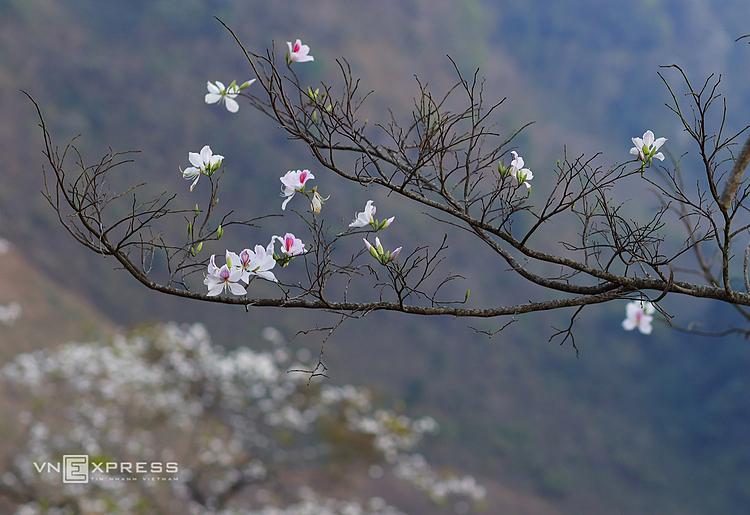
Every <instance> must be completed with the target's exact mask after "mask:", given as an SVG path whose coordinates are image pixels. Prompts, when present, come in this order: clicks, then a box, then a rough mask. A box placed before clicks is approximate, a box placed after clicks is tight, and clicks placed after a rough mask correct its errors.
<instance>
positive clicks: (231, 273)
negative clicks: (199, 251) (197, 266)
mask: <svg viewBox="0 0 750 515" xmlns="http://www.w3.org/2000/svg"><path fill="white" fill-rule="evenodd" d="M277 241H278V242H279V243H280V249H279V254H277V253H276V242H277ZM305 252H306V249H305V244H304V243H302V240H300V239H299V238H297V237H296V236H294V234H292V233H290V232H288V233H286V234H285V235H284V236H273V237H272V238H271V242H270V243H269V244H268V245H266V246H265V247H264V246H263V245H256V246H255V250H250V249H244V250H243V251H242V252H240V253H239V254H236V253H234V252H231V251H229V250H227V251H226V254H225V261H226V263H225V264H224V265H222V266H221V267H218V266H216V255H211V259H210V260H209V263H208V272H207V274H206V278H205V279H204V281H203V284H205V285H206V286H207V287H208V295H209V296H210V297H214V296H216V295H220V294H221V293H224V292H226V291H227V290H228V291H229V292H231V293H232V294H233V295H246V294H247V290H245V287H244V286H242V285H241V284H240V283H241V282H244V283H245V284H250V280H251V279H252V277H253V276H257V277H260V278H261V279H265V280H266V281H272V282H278V279H276V276H275V275H274V274H273V272H271V270H273V269H274V267H275V266H276V264H277V263H278V264H280V265H281V266H286V265H287V264H289V262H290V261H291V260H292V259H293V258H294V257H295V256H300V255H302V254H304V253H305Z"/></svg>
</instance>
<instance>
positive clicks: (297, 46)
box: [293, 43, 302, 53]
mask: <svg viewBox="0 0 750 515" xmlns="http://www.w3.org/2000/svg"><path fill="white" fill-rule="evenodd" d="M300 48H302V46H301V45H300V44H299V43H294V49H293V51H294V52H295V53H296V52H299V51H300Z"/></svg>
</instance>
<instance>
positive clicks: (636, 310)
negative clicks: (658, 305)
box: [622, 301, 656, 334]
mask: <svg viewBox="0 0 750 515" xmlns="http://www.w3.org/2000/svg"><path fill="white" fill-rule="evenodd" d="M655 312H656V309H655V308H654V305H653V304H651V303H650V302H641V301H638V302H628V305H627V306H626V308H625V314H626V317H625V320H623V321H622V328H623V329H625V330H626V331H632V330H633V329H635V328H636V327H637V328H638V330H639V331H640V332H641V333H642V334H651V331H652V330H653V327H651V322H653V320H654V317H653V314H654V313H655Z"/></svg>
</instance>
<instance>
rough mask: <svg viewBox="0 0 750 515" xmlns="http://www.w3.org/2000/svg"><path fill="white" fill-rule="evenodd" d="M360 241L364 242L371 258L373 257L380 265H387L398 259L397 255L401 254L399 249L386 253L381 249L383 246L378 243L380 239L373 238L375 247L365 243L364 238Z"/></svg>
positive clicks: (367, 242)
mask: <svg viewBox="0 0 750 515" xmlns="http://www.w3.org/2000/svg"><path fill="white" fill-rule="evenodd" d="M362 241H364V242H365V248H366V249H367V251H368V252H369V253H370V255H371V256H372V257H374V258H375V259H376V260H377V261H378V262H379V263H380V264H381V265H387V264H388V263H390V262H391V261H393V260H394V259H396V258H397V257H398V255H399V254H400V253H401V247H398V248H396V249H394V250H393V251H387V250H385V249H384V248H383V245H382V244H381V243H380V238H378V237H376V238H375V245H372V244H371V243H370V242H369V241H367V239H366V238H362Z"/></svg>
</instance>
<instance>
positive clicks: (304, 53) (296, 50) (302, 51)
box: [286, 39, 315, 64]
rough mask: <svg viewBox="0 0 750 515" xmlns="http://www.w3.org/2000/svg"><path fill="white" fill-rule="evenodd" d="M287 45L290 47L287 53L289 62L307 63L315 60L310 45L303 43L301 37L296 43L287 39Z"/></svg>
mask: <svg viewBox="0 0 750 515" xmlns="http://www.w3.org/2000/svg"><path fill="white" fill-rule="evenodd" d="M286 46H287V47H289V53H288V54H287V55H286V59H287V63H290V64H291V63H306V62H308V61H314V60H315V58H314V57H313V56H311V55H310V47H309V46H307V45H303V44H302V41H301V40H299V39H298V40H297V41H295V42H294V44H292V42H291V41H287V42H286Z"/></svg>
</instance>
